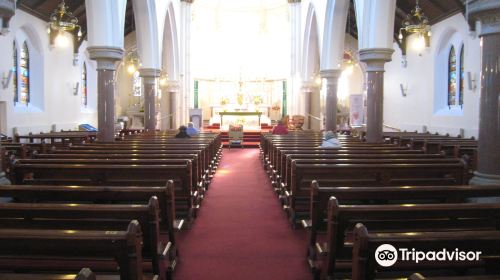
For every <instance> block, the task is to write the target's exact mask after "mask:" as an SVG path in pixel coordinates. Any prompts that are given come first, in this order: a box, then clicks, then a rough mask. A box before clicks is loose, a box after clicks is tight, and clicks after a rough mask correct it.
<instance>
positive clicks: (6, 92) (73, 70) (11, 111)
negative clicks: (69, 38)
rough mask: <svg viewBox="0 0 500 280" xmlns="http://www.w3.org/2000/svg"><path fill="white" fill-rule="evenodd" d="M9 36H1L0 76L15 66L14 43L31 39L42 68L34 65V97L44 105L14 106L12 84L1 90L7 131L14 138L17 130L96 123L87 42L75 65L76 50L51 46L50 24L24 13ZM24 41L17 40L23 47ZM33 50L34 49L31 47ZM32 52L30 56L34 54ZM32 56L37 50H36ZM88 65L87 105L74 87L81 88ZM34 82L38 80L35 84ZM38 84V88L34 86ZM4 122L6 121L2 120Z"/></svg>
mask: <svg viewBox="0 0 500 280" xmlns="http://www.w3.org/2000/svg"><path fill="white" fill-rule="evenodd" d="M10 26H11V28H10V33H9V34H7V35H6V36H0V73H2V75H3V74H5V75H6V74H7V73H8V71H9V70H10V69H11V68H12V67H13V59H12V43H13V40H14V38H16V40H23V38H24V37H26V36H27V37H29V39H30V41H31V43H32V44H33V45H36V47H39V50H38V51H37V52H38V55H39V59H37V60H38V61H33V63H36V64H37V65H39V66H40V68H39V69H40V71H36V70H35V69H36V67H35V65H31V66H30V67H35V68H32V71H31V73H30V76H31V77H30V79H31V81H32V82H31V90H30V91H31V96H32V97H33V98H35V99H36V98H40V97H42V96H43V101H41V102H39V104H42V105H41V106H36V107H35V106H31V105H30V106H28V107H26V105H23V104H19V103H17V105H15V106H14V102H13V100H14V89H13V82H12V80H11V82H10V83H9V86H8V88H6V89H3V87H2V88H0V102H1V101H5V102H6V111H7V113H6V119H7V120H6V122H5V123H6V132H7V134H8V135H12V131H13V128H14V127H17V128H18V129H19V132H20V133H22V134H24V133H27V132H29V131H33V132H40V131H49V130H50V129H51V127H52V126H53V125H55V127H56V129H58V130H59V129H74V128H75V127H76V126H77V125H78V124H80V123H90V124H92V125H94V126H96V123H97V114H96V107H97V95H96V94H97V86H96V80H97V74H96V71H95V64H94V63H93V62H92V61H90V60H88V59H87V57H86V54H85V53H84V52H83V50H85V49H86V42H84V43H83V44H82V46H81V47H80V53H79V55H78V56H79V62H78V65H77V66H73V47H72V46H71V45H70V46H68V47H67V48H65V49H58V48H53V47H50V46H49V36H48V34H47V31H46V30H47V23H46V22H44V21H42V20H40V19H38V18H35V17H33V16H31V15H29V14H27V13H25V12H23V11H21V10H19V9H18V10H17V11H16V15H15V16H14V17H13V18H12V19H11V21H10ZM22 43H23V42H22V41H18V44H19V45H20V46H21V45H22ZM30 47H31V48H34V47H35V46H30ZM31 52H32V51H31V50H30V54H31ZM33 53H35V51H34V50H33ZM84 61H86V64H87V87H88V105H87V107H86V108H85V107H84V106H83V105H82V96H81V87H80V88H79V89H80V90H79V91H78V94H77V95H76V96H75V95H74V94H73V87H74V86H75V84H76V83H77V82H80V86H81V71H82V65H83V62H84ZM34 81H38V82H37V83H34ZM35 85H36V86H35ZM2 121H4V120H2Z"/></svg>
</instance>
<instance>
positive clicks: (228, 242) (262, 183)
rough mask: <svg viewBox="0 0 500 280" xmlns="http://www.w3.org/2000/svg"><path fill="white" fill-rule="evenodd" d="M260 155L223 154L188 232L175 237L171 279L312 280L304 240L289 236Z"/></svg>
mask: <svg viewBox="0 0 500 280" xmlns="http://www.w3.org/2000/svg"><path fill="white" fill-rule="evenodd" d="M280 206H281V205H280V203H279V201H278V199H277V197H276V196H275V194H274V193H273V190H272V188H271V185H270V183H269V180H268V179H267V178H266V173H265V172H264V169H263V167H262V165H261V163H260V160H259V150H258V149H238V148H234V149H231V150H227V149H225V150H224V154H223V158H222V161H221V163H220V165H219V169H218V170H217V173H216V175H215V177H214V179H213V181H212V184H211V185H210V189H209V191H208V192H207V194H206V197H205V199H204V200H203V205H202V207H201V209H200V212H199V215H198V217H197V218H196V219H195V221H194V223H193V226H192V228H191V230H187V231H184V232H182V233H181V234H180V236H179V239H178V240H179V242H178V244H179V252H180V262H179V264H178V266H177V268H176V271H175V273H174V278H175V279H180V280H186V279H203V280H211V279H217V280H223V279H234V280H240V279H241V280H245V279H252V280H255V279H258V280H266V279H270V280H271V279H273V280H278V279H284V280H288V279H291V280H303V279H311V278H312V274H311V273H310V272H309V270H308V266H307V264H306V235H305V231H303V230H293V229H291V227H290V224H289V222H288V221H287V218H286V215H285V213H284V212H283V210H281V207H280Z"/></svg>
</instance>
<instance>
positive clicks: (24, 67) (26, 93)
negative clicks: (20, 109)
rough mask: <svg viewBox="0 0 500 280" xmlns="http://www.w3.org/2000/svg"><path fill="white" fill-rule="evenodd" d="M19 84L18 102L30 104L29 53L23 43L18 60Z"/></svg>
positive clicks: (26, 45)
mask: <svg viewBox="0 0 500 280" xmlns="http://www.w3.org/2000/svg"><path fill="white" fill-rule="evenodd" d="M19 70H20V74H21V83H20V88H19V97H18V100H17V101H18V102H20V103H22V104H26V105H28V103H29V102H30V53H29V49H28V44H26V42H24V44H23V47H22V49H21V59H20V60H19Z"/></svg>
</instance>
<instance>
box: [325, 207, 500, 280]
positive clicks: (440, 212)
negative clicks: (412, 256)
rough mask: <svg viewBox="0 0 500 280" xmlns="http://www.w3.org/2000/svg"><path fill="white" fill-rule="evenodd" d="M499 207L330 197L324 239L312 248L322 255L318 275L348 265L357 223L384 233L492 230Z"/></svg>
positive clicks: (495, 228) (349, 264) (497, 216)
mask: <svg viewBox="0 0 500 280" xmlns="http://www.w3.org/2000/svg"><path fill="white" fill-rule="evenodd" d="M499 210H500V204H480V203H459V204H455V203H450V204H400V205H398V204H396V205H339V202H338V200H337V199H336V198H334V197H332V198H330V200H329V204H328V228H327V236H326V243H325V244H324V245H323V244H318V245H316V248H315V249H316V250H317V255H318V256H321V258H322V261H321V262H322V263H323V266H322V267H321V278H322V279H327V277H329V278H333V277H334V273H337V272H339V271H342V270H346V269H347V270H348V269H349V268H350V267H351V262H350V260H351V252H352V250H351V249H352V248H351V245H350V244H352V240H353V238H352V234H351V233H352V229H353V228H354V225H355V224H356V223H364V224H365V225H366V226H367V227H370V228H371V230H373V231H375V232H383V233H393V232H414V233H415V232H422V231H441V232H446V233H453V232H461V231H471V230H485V231H494V230H498V227H499V225H500V223H499V221H500V220H499V219H500V215H499V213H500V211H499ZM407 236H408V235H407ZM497 252H498V251H497Z"/></svg>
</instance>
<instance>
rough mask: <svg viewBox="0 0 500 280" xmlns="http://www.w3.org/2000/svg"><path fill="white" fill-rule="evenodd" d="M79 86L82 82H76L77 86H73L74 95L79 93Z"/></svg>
mask: <svg viewBox="0 0 500 280" xmlns="http://www.w3.org/2000/svg"><path fill="white" fill-rule="evenodd" d="M79 88H80V82H76V84H75V86H74V87H73V95H78V89H79Z"/></svg>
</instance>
